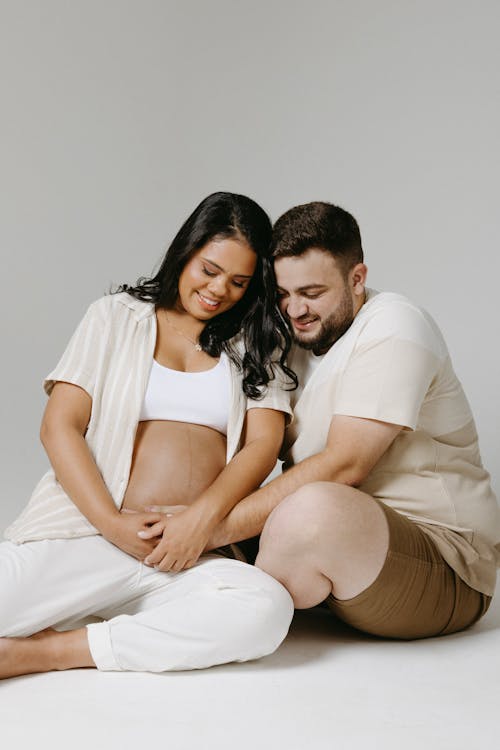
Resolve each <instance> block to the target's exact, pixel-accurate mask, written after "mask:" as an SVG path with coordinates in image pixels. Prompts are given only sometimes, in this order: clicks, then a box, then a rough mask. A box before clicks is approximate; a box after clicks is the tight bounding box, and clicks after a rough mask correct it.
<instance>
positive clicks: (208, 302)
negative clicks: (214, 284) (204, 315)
mask: <svg viewBox="0 0 500 750" xmlns="http://www.w3.org/2000/svg"><path fill="white" fill-rule="evenodd" d="M196 295H197V297H198V304H199V305H200V307H201V308H202V309H203V310H207V311H209V312H213V311H214V310H217V309H218V308H219V307H220V304H221V303H220V300H212V299H210V297H204V296H203V295H202V294H200V292H196Z"/></svg>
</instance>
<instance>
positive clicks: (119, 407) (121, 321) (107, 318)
mask: <svg viewBox="0 0 500 750" xmlns="http://www.w3.org/2000/svg"><path fill="white" fill-rule="evenodd" d="M155 343H156V316H155V308H154V305H153V304H152V303H148V302H141V301H140V300H137V299H135V298H133V297H131V296H130V295H129V294H127V293H122V294H114V295H109V296H106V297H103V298H101V299H99V300H97V301H96V302H94V303H93V304H92V305H90V307H89V309H88V310H87V313H86V314H85V316H84V318H83V320H82V321H81V323H80V325H79V326H78V328H77V329H76V331H75V333H74V334H73V336H72V338H71V340H70V342H69V344H68V346H67V348H66V350H65V352H64V354H63V356H62V357H61V360H60V361H59V363H58V364H57V366H56V367H55V369H54V370H52V372H51V373H50V374H49V375H48V376H47V378H46V380H45V382H44V388H45V391H46V392H47V394H48V395H50V393H51V391H52V388H53V386H54V384H55V383H56V381H58V380H59V381H64V382H67V383H73V384H75V385H78V386H80V387H81V388H83V389H84V390H85V391H87V393H88V394H89V395H90V396H91V398H92V413H91V417H90V422H89V425H88V429H87V433H86V435H85V439H86V441H87V443H88V446H89V449H90V451H91V453H92V456H93V457H94V460H95V462H96V464H97V466H98V468H99V471H100V472H101V475H102V477H103V479H104V482H105V484H106V486H107V488H108V490H109V492H110V494H111V496H112V497H113V500H114V502H115V504H116V506H117V507H118V508H120V507H121V504H122V501H123V496H124V494H125V490H126V488H127V484H128V479H129V473H130V466H131V463H132V453H133V448H134V440H135V434H136V429H137V424H138V421H139V414H140V410H141V406H142V402H143V399H144V394H145V390H146V386H147V381H148V377H149V373H150V370H151V366H152V362H153V353H154V349H155ZM230 372H231V381H232V394H231V405H230V410H229V422H228V431H227V455H226V461H229V460H230V459H231V458H232V457H233V456H234V454H235V453H236V452H237V450H238V449H239V447H240V439H241V433H242V428H243V422H244V418H245V414H246V410H247V409H249V408H254V407H260V408H267V409H275V410H277V411H282V412H285V413H287V414H291V409H290V404H289V393H288V392H287V391H286V390H284V388H283V382H282V380H281V379H280V378H279V377H278V376H276V378H275V379H274V380H272V381H270V383H269V385H268V389H267V393H266V395H265V396H264V398H263V399H261V400H260V401H253V400H252V399H248V398H247V397H246V396H245V394H244V393H243V390H242V374H241V372H239V371H238V369H237V368H236V367H235V365H234V364H233V363H232V362H230ZM98 533H99V532H98V531H97V529H96V528H95V527H94V526H93V525H92V524H91V523H90V521H88V520H87V518H85V516H84V515H83V514H82V513H81V512H80V511H79V510H78V508H77V507H76V505H75V504H74V503H73V502H72V501H71V499H70V498H69V497H68V495H67V494H66V493H65V491H64V490H63V488H62V487H61V485H60V484H59V482H58V481H57V478H56V476H55V473H54V471H53V469H49V471H47V473H46V474H44V476H43V477H42V479H41V480H40V482H39V483H38V484H37V486H36V487H35V490H34V492H33V494H32V496H31V499H30V501H29V503H28V505H27V506H26V508H25V509H24V510H23V512H22V513H21V515H20V516H19V517H18V518H17V519H16V520H15V521H14V522H13V523H12V524H11V525H10V526H9V528H8V529H7V530H6V532H5V537H6V539H8V540H10V541H12V542H15V543H18V544H19V543H22V542H27V541H34V540H39V539H68V538H72V537H80V536H89V535H92V534H98Z"/></svg>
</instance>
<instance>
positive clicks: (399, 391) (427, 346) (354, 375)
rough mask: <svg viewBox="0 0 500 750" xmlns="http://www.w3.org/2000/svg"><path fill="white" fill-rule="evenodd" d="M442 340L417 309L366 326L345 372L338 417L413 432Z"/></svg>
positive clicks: (395, 312)
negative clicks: (374, 422)
mask: <svg viewBox="0 0 500 750" xmlns="http://www.w3.org/2000/svg"><path fill="white" fill-rule="evenodd" d="M441 355H442V342H441V340H440V337H439V335H438V334H437V332H436V330H435V329H434V328H433V327H432V325H431V324H430V323H429V321H427V320H426V319H425V318H424V317H423V316H422V315H421V313H420V311H418V310H411V309H410V310H397V309H396V310H391V311H390V312H388V313H386V314H383V315H382V316H379V317H378V318H377V319H375V320H374V321H373V322H370V323H368V325H367V326H366V328H365V330H363V331H362V333H361V334H360V337H359V339H358V341H357V344H356V347H355V349H354V351H353V353H352V355H351V357H350V359H349V362H348V364H347V366H346V368H345V370H344V372H343V374H342V378H341V381H340V383H339V389H338V394H337V398H336V399H335V408H334V413H335V414H342V415H345V416H351V417H361V418H364V419H375V420H378V421H381V422H389V423H391V424H398V425H402V426H403V427H407V428H409V429H412V430H414V429H415V427H416V426H417V423H418V417H419V413H420V409H421V407H422V403H423V401H424V399H425V396H426V393H427V392H428V390H429V387H430V386H431V383H432V381H433V379H434V377H435V375H436V374H437V372H438V370H439V367H440V363H441Z"/></svg>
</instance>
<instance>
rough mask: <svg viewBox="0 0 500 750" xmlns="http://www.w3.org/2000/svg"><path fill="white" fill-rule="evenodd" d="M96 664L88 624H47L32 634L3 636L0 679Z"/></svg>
mask: <svg viewBox="0 0 500 750" xmlns="http://www.w3.org/2000/svg"><path fill="white" fill-rule="evenodd" d="M78 667H95V664H94V661H93V660H92V657H91V656H90V651H89V649H88V641H87V631H86V628H80V629H79V630H68V631H66V632H64V633H59V632H58V631H57V630H53V629H52V628H47V629H46V630H41V631H40V632H39V633H35V634H34V635H31V636H29V637H28V638H0V679H5V678H7V677H18V676H19V675H22V674H33V673H34V672H50V671H52V670H60V669H74V668H78Z"/></svg>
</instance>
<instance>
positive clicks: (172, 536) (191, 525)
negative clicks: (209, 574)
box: [141, 506, 214, 572]
mask: <svg viewBox="0 0 500 750" xmlns="http://www.w3.org/2000/svg"><path fill="white" fill-rule="evenodd" d="M153 507H159V506H153ZM166 507H169V506H166ZM171 508H172V506H170V509H171ZM213 526H214V524H211V523H209V522H207V519H206V517H204V516H203V514H202V512H201V511H200V510H199V509H198V508H196V507H195V506H190V507H188V508H186V509H185V510H182V511H180V512H179V511H177V512H175V513H173V514H167V515H164V516H163V521H162V522H161V523H156V524H155V525H153V526H152V527H151V528H150V529H149V530H146V531H144V532H141V537H142V538H143V539H148V540H150V541H151V540H152V539H153V540H154V539H155V537H157V536H158V535H159V534H160V533H161V534H162V538H161V540H160V541H159V542H158V543H157V544H156V547H155V549H154V551H153V552H152V553H151V554H149V555H148V556H147V558H146V559H145V560H144V563H145V564H146V565H151V566H153V567H155V568H156V569H157V570H161V571H163V572H166V571H169V570H170V571H174V572H178V571H180V570H185V569H187V568H191V567H192V566H193V565H194V564H195V563H196V562H197V560H198V558H199V557H200V555H201V553H202V552H203V551H204V550H205V547H206V545H207V542H208V539H209V536H210V534H211V531H212V528H213ZM162 527H163V528H162ZM155 543H156V542H155Z"/></svg>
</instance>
